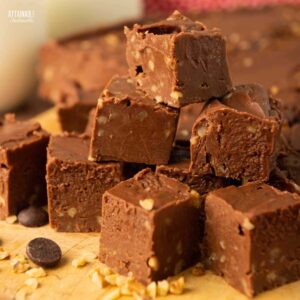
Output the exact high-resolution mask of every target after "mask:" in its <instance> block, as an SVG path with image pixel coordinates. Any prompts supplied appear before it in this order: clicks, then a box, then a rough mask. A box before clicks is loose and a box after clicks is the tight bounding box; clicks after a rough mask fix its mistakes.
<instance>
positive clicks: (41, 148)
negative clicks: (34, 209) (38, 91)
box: [0, 115, 49, 219]
mask: <svg viewBox="0 0 300 300" xmlns="http://www.w3.org/2000/svg"><path fill="white" fill-rule="evenodd" d="M48 141H49V135H48V133H47V132H45V131H44V130H42V128H41V126H40V125H39V124H37V123H34V122H31V121H23V122H19V121H16V120H15V118H14V116H13V115H6V117H5V120H2V121H1V124H0V219H5V218H6V217H8V216H9V215H13V214H17V213H19V211H20V210H22V209H23V208H26V207H27V206H29V205H44V204H46V203H47V194H46V182H45V174H46V148H47V144H48Z"/></svg>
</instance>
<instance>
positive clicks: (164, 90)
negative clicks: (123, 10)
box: [125, 11, 232, 107]
mask: <svg viewBox="0 0 300 300" xmlns="http://www.w3.org/2000/svg"><path fill="white" fill-rule="evenodd" d="M125 34H126V36H127V49H126V53H127V61H128V65H129V71H130V75H131V77H132V78H135V79H136V82H137V84H138V86H139V87H140V88H141V89H143V90H144V91H145V92H146V93H147V94H148V95H150V96H151V97H152V98H154V99H156V101H158V102H164V103H166V104H168V105H169V106H173V107H181V106H184V105H187V104H190V103H194V102H204V101H206V100H208V99H211V98H213V97H222V96H224V95H225V94H226V93H228V92H229V91H230V90H231V88H232V84H231V79H230V76H229V71H228V66H227V57H226V44H225V39H224V37H223V36H222V35H221V33H220V31H219V30H217V29H207V28H206V26H205V25H203V24H202V23H200V22H199V21H195V22H194V21H192V20H191V19H189V18H187V17H185V16H183V15H181V14H180V13H179V12H178V11H175V12H174V13H173V14H172V15H171V16H170V17H169V18H167V19H166V20H163V21H160V22H157V23H153V24H150V25H138V24H136V25H134V26H133V29H132V30H130V29H128V28H125Z"/></svg>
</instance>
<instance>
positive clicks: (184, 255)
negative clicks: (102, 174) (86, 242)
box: [99, 169, 203, 284]
mask: <svg viewBox="0 0 300 300" xmlns="http://www.w3.org/2000/svg"><path fill="white" fill-rule="evenodd" d="M102 200H103V203H102V220H101V228H102V232H101V237H100V256H99V257H100V260H101V261H102V262H103V263H105V264H106V265H108V266H109V267H110V268H112V269H113V270H114V271H116V272H118V273H120V274H123V275H126V274H128V272H132V274H133V276H134V277H135V278H136V279H137V280H139V281H141V282H142V283H146V284H147V283H149V282H151V281H157V280H161V279H163V278H166V277H168V276H170V275H174V274H178V273H179V272H181V271H182V270H183V269H184V268H186V267H189V266H191V265H192V264H193V263H195V261H196V260H197V259H199V256H198V255H199V243H200V241H201V227H202V226H203V224H201V222H202V220H201V218H200V216H201V214H200V211H201V207H202V205H201V200H200V196H199V194H198V193H197V192H196V191H194V190H190V188H189V187H188V186H187V185H185V184H183V183H181V182H179V181H177V180H175V179H173V178H169V177H167V176H165V175H161V174H154V173H152V172H151V170H150V169H144V170H142V171H141V172H139V173H138V174H136V175H135V176H134V177H133V178H131V179H129V180H127V181H123V182H121V183H119V184H117V185H116V186H115V187H113V188H112V189H110V190H108V191H107V192H105V193H104V195H103V199H102Z"/></svg>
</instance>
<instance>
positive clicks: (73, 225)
mask: <svg viewBox="0 0 300 300" xmlns="http://www.w3.org/2000/svg"><path fill="white" fill-rule="evenodd" d="M89 142H90V138H89V137H88V136H87V135H78V134H70V133H64V134H62V135H59V136H52V137H51V138H50V143H49V147H48V162H47V192H48V207H49V218H50V225H51V227H52V228H54V229H56V230H57V231H64V232H97V231H100V220H101V203H102V200H101V198H102V195H103V193H104V192H105V191H106V190H107V189H110V188H111V187H113V186H114V185H115V184H117V183H119V182H120V181H121V180H122V179H123V175H122V163H119V162H106V163H96V162H91V161H89V160H88V151H89Z"/></svg>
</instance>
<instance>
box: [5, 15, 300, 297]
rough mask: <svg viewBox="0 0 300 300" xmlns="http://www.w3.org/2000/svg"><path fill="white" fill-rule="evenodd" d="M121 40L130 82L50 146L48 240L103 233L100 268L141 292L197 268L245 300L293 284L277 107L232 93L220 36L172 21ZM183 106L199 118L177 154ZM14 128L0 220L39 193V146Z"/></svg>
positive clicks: (296, 239) (297, 263) (113, 85)
mask: <svg viewBox="0 0 300 300" xmlns="http://www.w3.org/2000/svg"><path fill="white" fill-rule="evenodd" d="M125 35H126V37H127V50H126V56H127V61H128V66H129V72H128V75H122V76H119V75H115V76H114V77H113V78H112V79H111V80H110V82H109V83H108V84H107V86H106V87H105V89H104V90H103V92H102V94H101V96H100V98H99V100H98V104H97V107H96V109H95V110H94V111H93V113H92V114H91V117H92V122H90V124H89V126H88V128H89V129H88V130H87V132H86V133H85V134H81V135H79V134H75V133H63V134H61V135H58V136H51V137H50V141H49V145H48V149H47V156H48V157H47V168H46V181H47V194H48V209H49V217H50V225H51V226H52V228H54V229H56V230H57V231H63V232H99V231H101V237H100V254H99V257H100V260H101V261H102V262H103V263H105V264H106V265H107V266H108V267H110V268H111V269H113V270H114V271H115V272H117V273H120V274H122V275H127V274H129V273H130V274H132V275H133V276H134V277H135V278H136V279H137V280H138V281H140V282H141V283H143V284H149V283H151V282H153V281H160V280H163V279H165V278H167V277H168V276H173V275H177V274H179V273H180V272H182V271H183V270H185V269H186V268H189V267H191V266H193V264H195V263H196V262H198V261H201V262H202V263H203V264H204V265H205V267H207V268H208V269H210V270H212V271H214V272H215V273H216V274H218V275H220V276H223V277H224V278H225V280H226V281H227V282H228V283H229V284H230V285H232V286H233V287H234V288H236V289H238V290H239V291H241V292H242V293H244V294H245V295H247V296H250V297H252V296H254V295H257V294H258V293H260V292H263V291H266V290H269V289H272V288H275V287H277V286H280V285H283V284H286V283H289V282H292V281H295V280H298V279H300V258H299V249H300V217H299V216H300V196H299V195H298V194H297V193H296V192H297V191H298V192H299V187H298V186H297V185H296V184H295V183H293V182H291V181H290V180H288V179H287V178H286V177H285V174H284V172H282V171H281V170H280V169H279V168H278V164H277V158H278V156H279V154H280V153H281V152H282V151H283V150H286V149H285V144H284V143H283V142H282V138H281V127H282V123H283V117H282V114H281V110H280V104H279V102H278V101H277V100H276V99H273V98H271V97H269V95H268V93H267V92H266V91H265V89H264V88H263V87H262V86H260V85H258V84H246V85H240V86H235V87H234V86H233V85H232V83H231V79H230V75H229V70H228V65H227V57H226V40H225V39H224V37H223V36H222V34H221V33H220V31H219V30H218V29H207V28H206V27H205V25H203V24H202V23H200V22H193V21H191V20H190V19H188V18H186V17H184V16H182V15H181V14H180V13H179V12H174V13H173V14H172V15H171V16H170V17H169V18H168V19H166V20H164V21H161V22H157V23H153V24H150V25H137V24H136V25H134V26H133V28H132V29H129V28H125ZM193 103H203V108H202V109H201V111H200V113H199V116H198V118H197V119H196V121H195V122H194V124H193V128H192V135H191V139H190V143H187V142H186V141H180V140H175V135H176V129H177V122H178V117H179V114H180V109H181V108H182V107H184V106H186V105H189V104H193ZM73 121H75V122H76V120H73ZM20 124H23V123H20V122H16V121H11V120H6V121H5V122H3V123H2V124H1V128H0V144H1V153H2V155H1V157H0V159H1V180H2V182H3V184H2V185H1V186H0V188H1V189H2V190H1V192H2V193H1V198H0V200H1V203H0V216H1V217H2V218H5V217H6V216H8V215H9V214H13V213H17V212H18V211H19V210H20V209H22V208H23V207H24V206H26V205H31V204H32V203H30V201H28V200H22V199H21V198H19V197H18V196H19V195H20V194H22V192H23V191H25V190H26V189H28V187H29V186H30V187H31V189H33V190H28V192H27V190H26V194H25V193H24V195H22V196H24V197H27V198H28V196H30V197H29V198H30V199H33V200H34V199H35V198H39V199H40V197H38V196H37V195H36V193H37V192H42V191H43V190H42V188H37V187H38V186H39V185H38V184H37V185H35V184H33V182H35V181H36V182H37V183H39V182H38V180H41V178H42V177H43V176H41V175H40V174H43V170H44V169H45V165H43V164H46V162H45V160H46V154H45V153H46V145H47V142H48V139H49V135H48V134H47V133H45V132H44V131H43V130H42V129H41V128H40V127H39V126H38V125H34V124H32V123H30V124H29V125H27V126H23V125H20ZM10 128H13V129H10ZM11 132H12V133H11ZM11 135H13V136H16V138H15V139H11V138H10V136H11ZM27 148H28V150H26V149H27ZM41 148H42V149H41ZM34 149H36V150H34ZM39 149H40V150H39ZM24 151H25V152H24ZM26 151H27V152H26ZM38 151H40V153H43V155H38V154H37V153H38ZM17 153H20V154H19V155H17ZM22 153H26V156H20V155H23V154H22ZM20 157H21V158H20ZM39 159H40V160H41V161H39ZM24 161H25V162H24ZM32 165H35V166H39V168H40V169H39V170H40V173H38V171H37V170H36V169H35V168H32ZM17 170H18V171H17ZM44 172H45V170H44ZM14 173H15V174H14ZM37 173H38V174H37ZM18 174H19V175H20V174H21V175H23V177H22V176H19V177H20V178H25V179H26V180H27V181H30V182H31V184H28V182H27V181H26V182H25V184H23V183H22V184H23V185H22V184H21V179H19V177H15V178H17V179H16V180H15V179H14V176H18ZM12 178H13V179H12ZM11 180H12V181H11ZM19 181H20V182H19ZM17 183H18V184H17ZM274 186H276V188H275V187H274ZM16 194H17V195H16ZM32 195H34V196H35V197H31V196H32ZM27 198H26V199H27ZM29 198H28V199H29ZM33 200H32V201H33ZM42 204H43V203H40V205H42Z"/></svg>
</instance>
